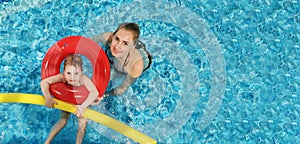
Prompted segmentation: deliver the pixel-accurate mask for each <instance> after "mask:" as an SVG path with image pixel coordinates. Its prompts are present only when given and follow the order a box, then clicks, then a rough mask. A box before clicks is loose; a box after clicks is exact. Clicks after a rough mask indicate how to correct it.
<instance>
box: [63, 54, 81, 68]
mask: <svg viewBox="0 0 300 144" xmlns="http://www.w3.org/2000/svg"><path fill="white" fill-rule="evenodd" d="M66 65H72V66H75V67H76V68H78V67H79V68H80V69H81V70H82V59H81V57H80V56H79V55H76V54H70V55H68V56H67V57H66V58H65V61H64V70H65V68H66Z"/></svg>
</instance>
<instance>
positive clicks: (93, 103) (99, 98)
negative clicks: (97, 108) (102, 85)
mask: <svg viewBox="0 0 300 144" xmlns="http://www.w3.org/2000/svg"><path fill="white" fill-rule="evenodd" d="M104 97H105V94H104V95H103V96H102V97H97V98H96V100H94V101H93V102H92V104H91V105H92V106H93V105H97V104H99V103H100V102H101V101H102V100H103V98H104Z"/></svg>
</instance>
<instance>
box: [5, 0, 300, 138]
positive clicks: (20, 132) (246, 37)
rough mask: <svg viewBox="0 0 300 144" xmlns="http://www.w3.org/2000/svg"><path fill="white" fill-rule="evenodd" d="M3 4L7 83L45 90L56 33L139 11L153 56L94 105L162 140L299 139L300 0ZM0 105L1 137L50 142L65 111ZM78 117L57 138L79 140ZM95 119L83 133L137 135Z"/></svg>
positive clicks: (112, 23) (88, 30) (95, 29)
mask: <svg viewBox="0 0 300 144" xmlns="http://www.w3.org/2000/svg"><path fill="white" fill-rule="evenodd" d="M0 5H1V11H0V13H1V14H0V16H1V18H0V22H1V26H0V40H1V43H0V47H1V49H0V56H1V60H0V75H1V78H0V92H1V93H7V92H22V93H36V94H41V92H40V88H39V82H40V69H41V61H42V59H43V57H44V54H45V53H46V51H47V49H48V48H49V47H50V46H51V45H52V44H53V43H55V42H56V41H57V40H59V39H61V38H63V37H66V36H69V35H83V36H93V35H95V34H98V33H101V32H104V31H111V30H113V29H115V28H116V26H117V25H118V24H119V23H121V22H124V21H135V22H137V23H139V24H140V26H141V29H142V37H141V40H142V41H144V42H145V43H146V44H147V49H148V50H149V51H150V52H151V53H152V54H153V57H154V59H153V60H154V62H153V65H152V66H151V68H150V69H149V70H147V71H146V73H144V74H143V76H142V78H140V79H139V80H138V81H137V82H136V83H135V85H133V86H132V87H131V88H130V89H129V90H128V91H127V93H126V94H124V96H122V97H117V98H107V99H105V100H104V101H103V102H102V103H101V104H100V105H98V106H95V107H92V108H93V109H97V110H98V111H100V112H102V113H105V114H107V115H110V116H112V117H114V118H116V119H118V120H119V121H122V122H124V123H126V124H128V125H130V126H131V127H133V128H135V129H138V130H140V131H142V132H144V133H146V134H147V135H149V136H151V137H153V138H155V139H156V140H158V143H295V142H297V141H299V139H300V137H299V130H300V129H299V124H300V121H299V118H300V116H299V115H300V100H299V85H300V83H299V79H300V76H299V72H300V71H299V65H300V58H299V55H300V48H299V39H300V38H299V37H300V34H299V31H300V25H299V23H300V18H299V13H300V12H299V1H296V0H294V1H293V0H280V1H270V0H265V1H246V0H241V1H236V2H232V1H229V0H222V1H216V0H214V1H207V0H203V1H197V0H189V1H187V0H186V1H184V0H182V1H180V0H169V1H157V2H155V3H154V2H147V1H130V0H128V1H114V2H111V1H100V2H98V1H92V0H90V1H88V0H86V1H77V2H72V1H64V2H61V1H53V2H51V1H48V0H39V1H35V2H30V1H29V2H27V1H25V0H23V1H19V0H15V1H8V2H2V3H1V4H0ZM86 69H87V73H88V72H89V69H90V68H89V66H86ZM116 84H117V82H116ZM0 110H1V113H0V115H1V117H0V121H1V123H0V131H1V136H0V142H1V143H27V142H28V143H42V141H43V140H44V139H45V138H46V137H47V134H48V133H49V130H50V128H51V127H52V125H53V124H54V123H55V122H56V120H57V118H58V114H59V113H58V111H57V110H49V109H46V108H44V107H41V106H36V105H23V104H4V103H1V105H0ZM76 123H77V121H76V119H75V118H74V117H73V118H71V119H70V122H69V123H68V125H67V127H66V128H65V129H63V131H62V132H61V133H60V134H59V135H58V136H57V138H56V139H55V141H54V142H55V143H57V142H60V143H74V139H75V133H76V126H77V124H76ZM74 126H75V127H74ZM87 129H88V130H87V133H86V136H85V139H84V143H103V142H104V141H105V142H107V143H125V142H128V143H133V141H131V140H130V139H128V138H126V137H124V136H122V135H120V134H119V133H116V132H114V131H111V130H110V129H108V128H106V127H103V126H101V125H99V124H97V123H94V122H92V121H89V126H88V128H87Z"/></svg>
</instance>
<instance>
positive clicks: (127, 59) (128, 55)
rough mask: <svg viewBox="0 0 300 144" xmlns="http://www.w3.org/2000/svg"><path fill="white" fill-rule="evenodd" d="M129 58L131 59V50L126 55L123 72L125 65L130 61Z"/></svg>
mask: <svg viewBox="0 0 300 144" xmlns="http://www.w3.org/2000/svg"><path fill="white" fill-rule="evenodd" d="M129 59H130V52H129V53H128V54H127V56H126V58H125V60H124V63H123V67H122V71H123V72H125V71H124V68H125V66H126V65H127V64H128V63H129Z"/></svg>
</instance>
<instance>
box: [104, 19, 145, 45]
mask: <svg viewBox="0 0 300 144" xmlns="http://www.w3.org/2000/svg"><path fill="white" fill-rule="evenodd" d="M123 28H124V29H125V30H127V31H131V32H132V33H133V36H134V37H133V40H134V43H135V44H136V42H137V41H138V39H139V37H140V33H141V32H140V27H139V25H138V24H136V23H132V22H125V23H122V24H120V25H119V26H118V28H117V29H116V30H115V31H114V32H113V34H112V35H111V36H110V37H109V39H108V43H111V41H112V37H113V36H114V35H115V34H116V33H117V32H118V31H119V30H120V29H123Z"/></svg>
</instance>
